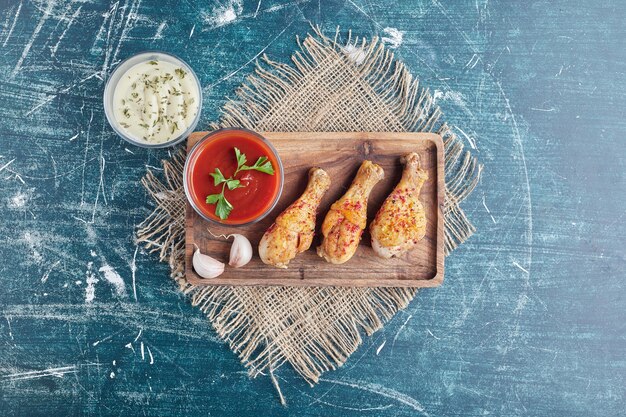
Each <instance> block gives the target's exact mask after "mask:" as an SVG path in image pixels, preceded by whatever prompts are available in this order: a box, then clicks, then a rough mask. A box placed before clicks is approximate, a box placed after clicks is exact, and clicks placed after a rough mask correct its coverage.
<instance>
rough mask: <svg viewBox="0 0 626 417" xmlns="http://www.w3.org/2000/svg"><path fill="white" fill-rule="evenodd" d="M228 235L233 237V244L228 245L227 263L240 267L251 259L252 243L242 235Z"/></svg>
mask: <svg viewBox="0 0 626 417" xmlns="http://www.w3.org/2000/svg"><path fill="white" fill-rule="evenodd" d="M230 236H232V237H233V244H232V245H231V247H230V257H229V260H228V265H230V266H232V267H233V268H240V267H242V266H244V265H246V264H247V263H248V262H250V260H251V259H252V245H251V244H250V241H249V240H248V238H246V237H245V236H244V235H240V234H236V233H234V234H232V235H230ZM230 236H229V237H230Z"/></svg>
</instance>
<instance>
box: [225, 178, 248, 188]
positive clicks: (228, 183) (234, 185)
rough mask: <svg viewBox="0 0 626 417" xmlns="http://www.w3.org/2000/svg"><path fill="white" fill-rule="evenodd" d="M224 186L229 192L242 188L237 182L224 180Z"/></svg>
mask: <svg viewBox="0 0 626 417" xmlns="http://www.w3.org/2000/svg"><path fill="white" fill-rule="evenodd" d="M226 186H227V187H228V189H229V190H234V189H235V188H243V187H244V186H243V185H241V183H240V182H239V180H226Z"/></svg>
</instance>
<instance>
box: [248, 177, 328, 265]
mask: <svg viewBox="0 0 626 417" xmlns="http://www.w3.org/2000/svg"><path fill="white" fill-rule="evenodd" d="M329 187H330V177H329V176H328V174H327V173H326V171H324V170H323V169H321V168H311V169H310V170H309V183H308V184H307V186H306V189H305V190H304V193H302V195H301V196H300V198H298V199H297V200H296V201H294V202H293V203H292V204H291V205H290V206H289V207H287V208H286V209H285V211H283V212H282V213H281V214H279V215H278V217H277V218H276V220H275V221H274V223H273V224H272V225H271V226H270V227H269V228H268V229H267V231H266V232H265V234H264V235H263V237H262V238H261V242H260V243H259V256H260V257H261V260H262V261H263V262H264V263H266V264H268V265H273V266H276V267H278V268H287V264H288V263H289V261H290V260H292V259H293V258H295V257H296V255H297V254H299V253H300V252H304V251H305V250H307V249H308V248H309V247H311V242H312V241H313V235H314V233H315V215H316V213H317V208H318V206H319V204H320V201H321V199H322V197H323V196H324V194H325V193H326V191H328V188H329Z"/></svg>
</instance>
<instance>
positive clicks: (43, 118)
mask: <svg viewBox="0 0 626 417" xmlns="http://www.w3.org/2000/svg"><path fill="white" fill-rule="evenodd" d="M0 5H1V7H0V25H1V32H0V114H1V117H0V210H1V216H0V218H1V221H0V259H2V262H1V263H0V284H1V288H2V290H0V414H2V415H9V416H11V415H24V416H35V415H76V414H84V415H98V416H99V415H103V416H104V415H160V416H175V415H176V416H179V415H180V416H182V415H220V414H226V415H249V416H253V415H288V414H294V415H295V414H299V415H306V416H308V415H310V416H319V415H335V414H336V415H345V416H348V415H355V416H356V415H373V416H404V415H430V416H442V415H488V414H491V415H503V416H504V415H506V416H522V415H523V416H526V415H552V416H578V415H580V416H617V415H624V412H625V410H626V398H625V386H626V381H625V378H626V359H625V358H626V324H625V323H626V313H625V306H626V297H625V296H626V283H625V282H624V278H625V276H624V275H625V274H624V270H625V266H626V265H625V257H624V253H625V252H624V244H625V243H626V242H625V239H624V236H625V234H626V229H625V227H624V225H623V222H624V207H625V203H626V200H625V196H626V181H625V174H624V172H625V156H626V152H625V151H624V145H625V142H624V136H625V133H626V126H625V122H624V109H625V108H626V89H625V87H626V75H625V74H626V52H625V51H626V29H625V27H626V26H625V25H624V22H625V21H626V12H625V11H626V7H625V6H624V3H623V2H620V1H618V0H614V1H605V2H597V1H578V2H570V1H551V2H509V1H488V0H476V1H464V2H444V1H443V0H430V1H415V2H408V1H400V2H397V1H391V2H387V1H381V2H372V1H368V0H347V1H330V2H318V1H294V2H291V3H286V4H281V3H277V2H272V1H268V0H262V1H256V0H255V1H252V2H245V3H243V4H241V5H239V4H238V3H236V2H234V3H233V2H232V0H223V1H222V2H220V3H218V2H214V1H204V2H201V3H195V2H192V1H182V2H179V1H175V0H169V1H163V2H149V1H143V2H142V1H141V0H127V1H124V0H120V1H116V2H112V1H110V2H90V1H68V0H58V1H50V2H47V1H29V0H23V1H19V2H17V1H9V2H7V1H6V0H2V1H1V2H0ZM309 23H314V24H321V26H322V27H323V28H324V29H325V30H326V31H327V32H334V29H335V27H336V26H337V25H339V26H341V27H342V28H344V29H348V28H352V29H353V31H354V33H355V34H359V35H365V36H372V35H376V34H380V35H382V36H385V38H386V39H385V42H386V43H387V44H388V45H390V46H392V47H396V54H397V56H398V57H399V58H400V59H402V60H403V61H404V62H406V63H407V65H408V66H409V67H410V69H411V71H412V72H413V73H414V74H415V75H417V76H419V77H420V78H421V79H422V81H423V84H424V85H426V86H429V87H430V88H431V91H433V92H434V94H435V96H436V97H437V98H438V103H439V105H441V106H442V108H443V110H444V111H445V114H446V118H447V119H448V120H449V121H450V122H452V123H454V124H456V125H457V126H459V128H460V129H459V131H458V133H459V135H460V136H461V137H462V138H463V139H464V140H465V141H466V144H467V146H468V147H470V148H471V147H473V148H475V150H474V152H475V154H476V155H478V156H479V157H480V159H481V161H482V162H484V164H485V171H484V177H483V180H482V183H481V184H480V186H479V188H478V189H477V190H476V192H475V193H474V194H473V195H472V196H471V197H470V199H469V200H468V201H467V202H466V204H465V208H466V210H467V212H468V215H469V217H470V218H471V219H472V220H473V221H474V223H475V224H476V226H477V227H478V233H477V234H476V235H475V236H474V237H473V238H472V239H471V240H470V241H469V242H468V243H467V244H465V245H464V246H463V247H461V248H460V249H459V250H457V251H456V252H455V253H454V254H453V255H452V256H451V257H450V258H449V259H448V261H447V275H446V282H445V284H444V285H443V287H441V288H438V289H429V290H424V291H422V292H421V293H420V294H419V295H418V297H417V299H416V300H415V301H414V302H413V303H412V304H411V305H410V306H409V308H407V309H406V310H405V311H403V312H401V313H400V314H398V315H397V316H396V317H395V318H394V319H393V320H392V321H391V322H390V323H389V324H388V326H386V327H385V328H384V329H383V330H381V331H379V332H378V333H376V334H375V335H374V336H373V337H371V338H368V339H367V340H366V341H365V343H364V344H363V346H362V347H361V348H360V349H359V350H358V351H357V352H356V353H355V354H354V355H353V356H352V357H351V358H350V360H349V361H348V362H347V363H346V364H345V366H344V367H343V368H341V369H339V370H338V371H335V372H329V373H328V374H326V375H324V377H323V379H322V381H321V383H320V384H319V385H318V386H316V387H314V388H309V387H308V386H307V385H306V384H305V383H304V382H303V381H302V380H301V379H300V378H299V377H297V376H296V375H295V374H294V373H293V371H291V370H290V369H288V368H281V369H280V370H279V371H278V377H279V380H280V383H281V385H282V388H283V391H284V394H285V395H286V397H287V401H288V408H287V409H284V408H282V407H281V406H280V404H279V402H278V400H277V397H276V393H275V391H274V388H273V387H272V385H271V382H270V380H269V379H268V378H266V377H260V378H258V379H256V380H250V379H249V378H248V377H247V376H246V374H245V372H244V370H243V368H242V367H241V365H240V364H239V362H238V360H237V358H236V357H235V355H233V354H232V353H231V352H230V351H229V349H228V348H227V347H226V346H225V345H223V344H222V343H220V342H219V340H217V338H216V336H215V335H214V333H213V332H212V330H211V329H210V326H209V325H208V323H207V322H206V321H205V319H204V318H203V316H202V315H201V314H200V312H198V311H197V310H196V309H193V308H192V307H191V306H190V305H189V304H188V303H187V301H186V300H185V299H184V298H183V297H182V296H181V295H180V294H179V293H178V292H177V291H176V288H175V287H174V284H173V283H172V282H171V281H170V280H169V279H168V268H167V266H166V265H163V264H159V263H157V262H156V260H155V258H154V256H150V255H148V254H145V253H143V252H142V251H139V252H135V246H134V245H133V243H132V237H133V231H134V230H135V226H136V225H137V224H138V223H139V222H141V220H142V219H143V218H144V217H145V216H146V215H147V214H148V213H149V212H150V211H151V209H152V205H151V202H149V201H148V199H147V196H146V195H145V193H144V191H143V189H142V187H141V185H140V184H139V179H140V178H141V177H142V176H143V174H144V173H145V170H146V167H147V166H157V167H158V166H159V161H160V160H161V159H162V158H166V157H167V156H168V152H167V151H166V150H165V151H163V150H161V151H148V150H144V149H139V148H136V147H132V146H130V145H127V144H126V143H125V142H123V141H122V140H121V139H119V138H117V137H116V136H115V135H114V134H113V133H112V131H111V129H110V128H109V127H108V125H107V123H106V121H105V118H104V113H103V109H102V100H101V95H102V90H103V84H104V80H105V79H106V76H107V73H108V72H109V71H110V69H111V68H113V67H114V66H115V65H116V64H117V63H118V62H119V61H120V60H122V59H124V58H126V57H128V56H129V55H131V54H133V53H135V52H138V51H141V50H145V49H162V50H165V51H170V52H174V53H176V54H178V55H179V56H181V57H182V58H183V59H185V60H187V61H188V62H189V63H190V64H191V65H192V66H193V67H194V68H195V70H196V71H197V73H198V75H199V77H200V79H201V81H202V84H203V85H204V86H205V89H204V93H205V98H204V103H203V104H204V107H203V113H202V119H201V123H200V126H199V127H200V128H203V127H206V126H207V125H208V123H209V122H210V121H212V120H215V119H216V118H217V116H218V109H219V108H220V107H221V106H222V104H223V103H224V100H225V99H224V97H225V96H227V95H231V94H232V92H233V90H234V88H235V87H236V86H237V85H238V84H239V83H240V82H241V81H242V80H243V78H244V77H245V76H246V75H247V74H249V73H250V72H251V71H252V69H253V62H254V60H255V58H256V57H258V56H259V55H260V54H261V53H262V52H265V53H267V54H269V55H270V56H271V57H272V58H274V59H276V60H283V61H285V60H288V58H289V56H290V54H291V53H292V52H293V51H294V49H295V48H296V42H295V36H296V35H299V36H304V35H305V34H306V32H307V31H309V30H310V27H309ZM390 28H392V29H394V30H397V31H399V32H401V33H402V39H401V40H400V39H399V38H398V36H396V37H395V38H394V36H392V34H393V33H394V30H391V29H390ZM343 35H344V39H345V32H343ZM135 266H136V272H135V273H134V274H133V270H135V268H134V267H135ZM101 268H104V269H103V270H102V271H100V269H101ZM105 272H106V273H107V274H108V276H109V280H113V281H114V280H115V279H116V278H117V279H118V281H119V280H121V283H120V282H118V284H117V287H115V286H114V285H112V284H111V282H109V281H108V280H107V279H106V274H105ZM118 277H119V278H118ZM95 280H98V282H95ZM133 282H134V283H135V284H134V285H133ZM88 285H89V286H92V287H93V288H94V289H95V299H94V300H93V302H91V303H88V302H86V288H87V286H88ZM135 294H136V295H135ZM142 346H143V348H144V351H143V355H142V352H141V347H142Z"/></svg>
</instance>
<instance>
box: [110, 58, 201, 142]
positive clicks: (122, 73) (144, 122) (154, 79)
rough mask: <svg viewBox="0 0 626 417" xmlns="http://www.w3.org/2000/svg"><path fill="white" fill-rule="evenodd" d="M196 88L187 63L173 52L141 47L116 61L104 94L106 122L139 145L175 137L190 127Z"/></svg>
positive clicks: (197, 97)
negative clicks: (155, 50) (116, 63)
mask: <svg viewBox="0 0 626 417" xmlns="http://www.w3.org/2000/svg"><path fill="white" fill-rule="evenodd" d="M201 102H202V91H201V90H200V83H199V81H198V78H197V77H196V75H195V74H194V73H193V71H192V70H191V68H189V66H188V65H186V64H185V63H184V62H183V61H181V60H179V59H178V58H176V57H175V56H173V55H169V54H166V53H161V52H144V53H140V54H138V55H135V56H133V57H130V58H128V59H127V60H126V61H124V62H122V63H121V64H120V65H119V66H118V67H117V68H116V69H115V71H114V72H113V73H112V74H111V77H110V78H109V80H108V83H107V86H106V88H105V93H104V104H105V112H106V115H107V119H108V120H109V123H110V124H111V126H112V127H113V130H115V131H116V132H117V133H118V134H119V135H120V136H121V137H122V138H124V139H126V140H128V141H129V142H131V143H134V144H136V145H139V146H145V147H163V146H170V145H173V144H175V143H178V142H180V141H181V140H183V139H184V138H185V137H186V136H188V135H189V133H191V132H192V131H193V129H194V128H195V126H196V124H197V122H198V119H199V112H200V108H201V105H202V103H201Z"/></svg>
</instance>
